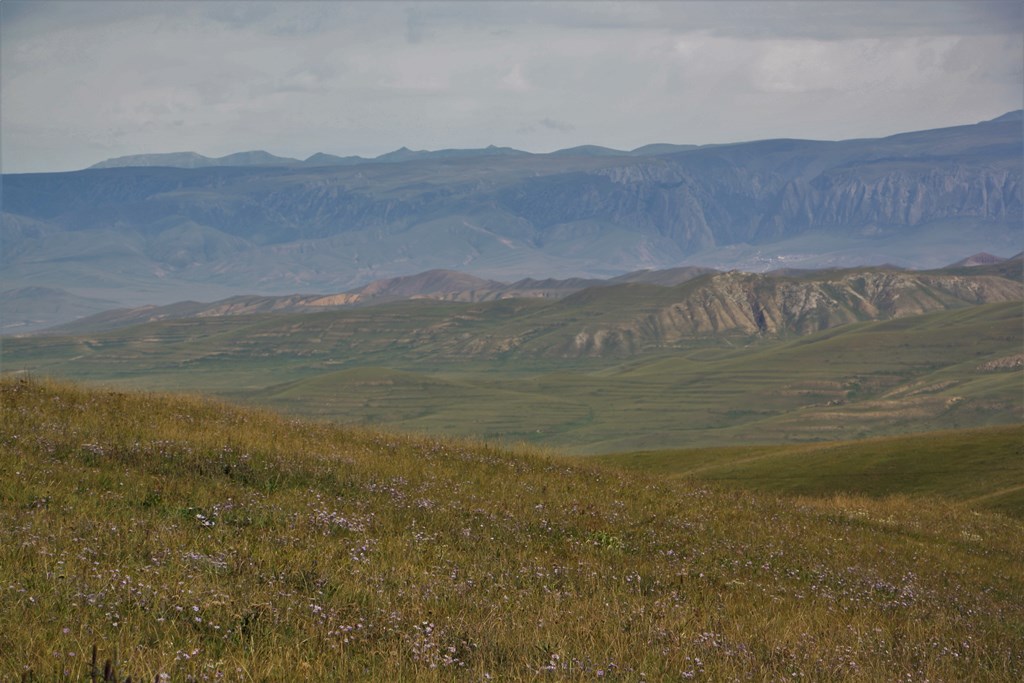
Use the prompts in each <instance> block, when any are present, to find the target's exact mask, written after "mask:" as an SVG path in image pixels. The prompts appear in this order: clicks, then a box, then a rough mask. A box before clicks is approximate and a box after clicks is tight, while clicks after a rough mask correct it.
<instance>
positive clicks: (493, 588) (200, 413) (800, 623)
mask: <svg viewBox="0 0 1024 683" xmlns="http://www.w3.org/2000/svg"><path fill="white" fill-rule="evenodd" d="M0 399H2V403H0V463H2V470H0V471H2V472H3V476H2V477H0V653H3V656H2V657H0V666H2V676H3V677H4V679H5V680H12V679H13V680H16V679H18V678H19V677H21V676H22V675H23V673H24V672H25V671H28V670H31V671H32V672H33V673H34V675H36V676H37V677H38V678H39V679H41V680H50V679H51V678H54V677H56V678H58V679H62V678H67V679H69V680H85V679H87V678H88V674H89V662H88V659H89V653H90V650H91V648H92V646H93V645H96V646H97V647H98V648H99V652H100V657H101V659H102V658H105V657H111V658H112V659H114V660H115V661H116V663H117V666H118V670H119V671H120V672H122V673H123V674H124V675H127V674H131V675H132V676H133V677H134V680H154V679H157V680H173V681H183V680H189V679H192V680H255V681H264V680H395V681H419V680H423V681H433V680H453V679H454V680H487V679H491V680H531V681H532V680H537V681H544V680H595V679H601V680H622V681H638V680H650V681H656V680H657V681H660V680H690V679H694V680H700V679H703V680H709V681H719V680H753V681H765V680H769V681H776V680H777V681H781V680H787V681H792V680H805V681H830V680H831V681H839V680H842V681H872V682H873V681H895V680H900V681H908V680H913V681H924V680H930V681H966V680H977V681H981V680H984V681H1016V680H1021V678H1022V677H1024V524H1022V523H1021V522H1020V521H1018V520H1014V519H1011V518H1008V517H1004V516H1000V515H997V514H987V513H977V512H973V511H970V510H968V509H966V508H965V507H962V506H960V505H958V504H955V503H949V502H943V501H940V500H937V499H935V500H932V499H909V498H900V497H896V498H889V499H883V500H874V499H870V498H864V497H855V496H847V495H842V494H840V495H836V496H834V497H831V498H786V497H778V496H770V495H764V494H751V493H746V492H741V491H737V490H727V489H718V488H715V487H711V486H703V485H698V484H693V483H688V482H673V481H665V480H659V479H655V478H653V477H649V476H645V475H644V474H642V473H632V472H625V471H622V470H617V469H612V468H610V467H600V466H596V465H592V464H590V465H588V464H585V463H579V462H578V461H570V460H567V459H559V458H557V457H554V456H549V455H543V454H538V453H527V452H507V451H504V450H499V449H496V448H494V447H491V446H488V445H486V444H482V443H472V442H462V441H449V440H438V439H431V438H419V437H408V436H399V435H393V434H384V433H373V432H367V431H353V430H350V429H343V428H339V427H336V426H331V425H325V424H315V423H309V422H300V421H293V420H288V419H285V418H282V417H279V416H276V415H274V414H271V413H265V412H256V411H250V410H240V409H236V408H232V407H229V406H225V405H222V404H217V403H213V402H210V401H206V400H200V399H192V398H181V397H171V396H160V395H152V394H137V395H136V394H123V393H112V392H108V391H96V390H91V391H87V390H84V389H80V388H76V387H73V386H68V385H57V384H49V383H42V382H35V381H17V380H4V381H2V382H0Z"/></svg>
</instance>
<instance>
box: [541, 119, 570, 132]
mask: <svg viewBox="0 0 1024 683" xmlns="http://www.w3.org/2000/svg"><path fill="white" fill-rule="evenodd" d="M537 123H539V124H540V125H542V126H543V127H545V128H547V129H549V130H557V131H558V132H560V133H569V132H572V131H574V130H576V126H574V125H572V124H571V123H568V122H566V121H558V120H556V119H548V118H543V119H541V120H540V121H538V122H537Z"/></svg>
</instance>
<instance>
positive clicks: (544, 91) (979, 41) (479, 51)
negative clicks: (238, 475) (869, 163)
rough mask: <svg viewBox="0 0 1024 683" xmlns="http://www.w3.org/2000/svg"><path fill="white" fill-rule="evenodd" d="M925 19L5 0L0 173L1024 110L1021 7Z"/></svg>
mask: <svg viewBox="0 0 1024 683" xmlns="http://www.w3.org/2000/svg"><path fill="white" fill-rule="evenodd" d="M922 7H923V5H922V3H920V2H901V1H899V0H893V1H889V2H881V3H876V2H838V1H837V2H829V3H810V2H762V1H758V2H747V3H742V2H729V3H714V2H710V3H706V2H626V3H620V2H586V3H581V2H551V3H547V2H546V3H524V2H501V1H492V2H470V1H465V0H463V1H458V2H413V3H407V2H386V3H371V2H316V3H310V2H260V3H250V2H245V3H239V2H215V3H211V2H188V1H185V2H160V1H157V0H153V1H151V2H97V1H93V0H80V1H79V2H73V3H71V2H50V1H47V0H41V1H39V2H18V1H15V2H11V1H10V0H5V1H4V2H3V3H0V11H2V12H3V21H2V22H0V51H2V55H0V57H2V60H0V89H2V95H3V97H2V98H0V109H2V111H0V114H2V119H0V121H2V124H0V137H2V143H3V145H2V154H3V156H2V162H3V166H4V169H5V170H19V171H22V170H48V169H59V168H75V167H81V166H86V165H89V164H91V163H94V162H96V161H98V160H100V159H102V158H105V157H110V156H123V155H126V154H134V153H143V152H148V151H173V150H184V149H193V150H195V151H198V152H201V153H204V154H208V155H211V156H220V155H223V154H227V153H230V152H235V151H240V150H245V149H257V148H267V149H269V150H270V151H273V152H274V153H277V154H281V155H283V156H292V157H302V158H305V157H307V156H309V155H310V154H312V153H314V152H318V151H324V152H331V153H336V154H343V155H344V154H363V155H369V156H375V155H377V154H380V153H382V152H386V151H389V150H391V149H395V148H397V147H400V146H402V145H403V144H404V145H407V146H409V147H412V148H417V149H423V148H427V149H432V148H442V147H471V146H486V145H488V144H497V145H509V146H514V147H519V148H521V149H528V150H533V151H547V150H551V149H556V148H562V147H570V146H574V145H579V144H599V145H604V146H608V147H614V148H618V149H632V148H635V147H639V146H641V145H643V144H646V143H648V142H652V141H664V142H695V143H702V142H726V141H732V140H743V139H754V138H758V137H816V138H824V139H836V138H842V137H855V136H856V137H862V136H873V135H883V134H890V133H894V132H898V131H900V130H912V129H919V128H929V127H938V126H941V125H952V124H957V123H967V122H970V121H976V120H981V119H988V118H992V117H994V116H997V115H999V114H1001V113H1003V112H1004V111H1008V110H1010V109H1014V108H1019V107H1020V103H1021V99H1022V87H1021V81H1022V78H1024V74H1022V73H1021V71H1022V69H1021V63H1022V51H1024V39H1022V37H1021V35H1022V25H1021V7H1022V6H1021V4H1020V3H1019V2H1016V1H1014V2H945V1H943V0H934V1H932V2H929V3H927V8H928V11H922ZM524 122H529V123H526V124H525V125H524ZM570 122H571V123H570Z"/></svg>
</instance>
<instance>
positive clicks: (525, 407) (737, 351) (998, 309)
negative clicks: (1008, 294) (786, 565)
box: [3, 281, 1024, 453]
mask: <svg viewBox="0 0 1024 683" xmlns="http://www.w3.org/2000/svg"><path fill="white" fill-rule="evenodd" d="M687 286H690V287H691V288H693V289H694V290H697V289H699V288H700V287H701V285H700V284H699V281H693V283H690V284H689V285H683V287H687ZM638 288H639V289H638ZM638 291H639V293H640V294H641V296H639V297H637V296H634V295H635V294H637V292H638ZM659 293H660V294H659ZM674 294H675V292H674V290H673V289H671V288H659V287H650V286H647V285H630V286H628V287H625V288H622V287H612V288H604V289H600V290H589V293H588V292H582V293H580V294H578V295H574V297H571V299H573V300H570V299H566V300H563V301H559V302H545V301H537V300H508V301H499V302H493V303H486V304H458V303H445V302H434V301H414V302H403V303H395V304H387V305H382V306H375V307H371V308H364V309H352V310H340V311H326V312H323V313H303V314H290V315H273V314H264V315H253V316H220V317H206V318H191V319H181V320H168V321H159V322H152V323H148V324H146V325H139V326H136V327H131V328H125V329H122V330H114V331H109V332H103V333H96V334H87V335H82V336H79V337H59V336H52V337H36V338H24V339H8V340H5V342H4V358H3V360H4V370H5V372H16V371H22V370H24V371H27V372H29V373H32V374H37V375H39V374H42V375H50V376H54V377H69V378H75V379H80V380H90V381H94V382H117V383H119V384H121V385H125V386H134V387H139V388H159V389H170V390H187V391H204V392H208V393H213V394H218V395H221V396H225V397H229V398H232V399H235V400H244V401H251V402H256V403H260V404H263V405H269V406H273V407H275V408H279V409H281V410H286V411H289V412H293V413H298V414H304V415H310V416H317V417H323V418H329V419H333V420H339V421H343V422H348V423H368V424H376V425H388V426H391V427H394V428H399V429H403V430H415V431H427V432H432V433H441V434H459V435H466V436H483V437H486V438H490V439H499V440H504V441H521V440H526V441H531V442H536V443H543V444H548V445H555V446H558V447H560V448H565V449H567V450H572V451H574V452H591V453H593V452H613V451H625V450H637V449H644V448H666V447H681V446H685V445H712V444H719V445H721V444H735V443H764V442H796V441H808V440H823V439H826V440H836V439H851V438H863V437H865V436H869V435H881V434H898V433H904V432H911V431H926V430H934V429H941V428H949V427H969V426H980V425H988V424H1006V423H1014V422H1019V421H1021V420H1022V419H1024V403H1022V396H1021V391H1020V387H1021V386H1022V383H1024V382H1022V372H1024V368H1022V367H1021V365H1020V364H1019V363H1017V362H1016V361H1015V360H1014V359H1015V358H1018V357H1019V356H1020V352H1021V347H1022V338H1021V330H1022V329H1024V321H1022V314H1024V311H1022V307H1021V303H1020V300H1019V299H1018V300H1016V301H1010V302H1006V303H996V304H985V305H977V306H963V307H960V308H956V309H952V310H949V311H940V312H936V313H931V314H929V315H917V316H910V317H906V318H899V319H895V320H888V321H879V322H861V323H852V324H848V325H841V326H838V327H835V328H830V329H826V330H823V331H820V332H816V333H813V334H807V335H804V336H785V335H783V336H782V337H781V338H780V337H771V336H757V335H753V336H751V335H749V334H737V335H734V336H714V335H698V336H695V337H693V338H689V339H681V340H680V341H679V342H678V343H677V344H676V345H674V346H672V347H667V348H656V347H655V348H645V349H642V350H641V351H642V352H637V353H630V352H629V351H630V350H629V349H616V348H614V347H611V346H608V345H606V346H605V347H604V351H605V353H604V354H602V355H598V354H588V353H585V352H581V351H586V350H587V347H586V346H585V345H583V344H580V345H579V346H576V340H577V339H578V338H582V337H581V332H582V331H585V330H594V329H596V328H597V326H598V323H599V324H600V325H601V326H602V327H603V328H605V329H607V328H611V327H612V326H614V325H619V326H627V327H628V326H632V325H634V324H635V323H634V321H635V320H636V319H637V317H638V316H641V317H642V316H647V315H651V314H652V312H651V311H652V310H653V311H657V310H658V309H659V307H664V306H669V305H671V299H668V300H661V301H659V300H658V299H657V298H656V297H655V295H660V296H663V297H671V296H673V295H674ZM616 297H618V298H619V299H621V301H619V304H620V305H618V306H611V305H610V304H611V303H613V302H614V300H615V298H616ZM908 299H910V300H913V299H912V298H910V297H908ZM638 302H642V305H641V303H638ZM616 316H618V317H619V319H618V320H616ZM595 321H597V322H595ZM502 340H504V342H503V341H502ZM503 344H504V347H503ZM620 350H621V351H623V353H622V354H621V355H620V354H619V353H618V351H620ZM568 352H571V353H568Z"/></svg>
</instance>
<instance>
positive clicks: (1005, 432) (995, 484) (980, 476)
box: [597, 425, 1024, 518]
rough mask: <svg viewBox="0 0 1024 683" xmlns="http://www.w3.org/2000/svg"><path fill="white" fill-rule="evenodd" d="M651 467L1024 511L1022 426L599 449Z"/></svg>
mask: <svg viewBox="0 0 1024 683" xmlns="http://www.w3.org/2000/svg"><path fill="white" fill-rule="evenodd" d="M597 460H598V461H601V462H607V463H611V464H615V465H619V466H623V467H627V468H631V469H636V470H641V471H644V472H646V473H649V474H655V475H661V476H665V475H668V476H671V477H676V478H682V479H691V480H694V481H702V482H715V483H717V484H727V485H730V486H736V487H739V488H744V489H749V490H757V491H770V492H778V493H786V494H791V495H809V496H819V497H822V496H830V495H839V494H854V495H865V496H876V497H884V496H892V495H900V494H909V495H914V496H939V497H942V498H947V499H950V500H956V501H961V502H963V503H965V504H966V505H968V506H970V507H972V508H974V509H987V510H998V511H1000V512H1003V513H1005V514H1009V515H1013V516H1015V517H1018V518H1024V426H1021V425H1012V426H1003V427H987V428H982V429H964V430H957V431H943V432H932V433H928V434H915V435H913V436H897V437H885V438H876V439H865V440H862V441H851V442H832V443H826V444H797V445H794V444H782V445H773V446H755V447H728V448H695V449H681V450H664V451H647V452H638V453H620V454H615V455H609V456H600V457H598V458H597Z"/></svg>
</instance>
